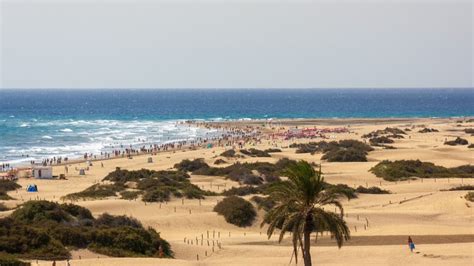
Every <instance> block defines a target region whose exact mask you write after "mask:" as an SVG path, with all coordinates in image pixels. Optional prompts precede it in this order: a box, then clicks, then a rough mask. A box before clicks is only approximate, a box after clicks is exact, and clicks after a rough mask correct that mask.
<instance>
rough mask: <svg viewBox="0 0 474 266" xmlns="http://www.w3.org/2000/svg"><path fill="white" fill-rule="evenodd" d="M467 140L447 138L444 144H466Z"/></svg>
mask: <svg viewBox="0 0 474 266" xmlns="http://www.w3.org/2000/svg"><path fill="white" fill-rule="evenodd" d="M467 144H469V142H468V141H467V140H466V139H463V138H460V137H457V138H456V139H455V140H449V141H446V142H445V143H444V145H450V146H456V145H467Z"/></svg>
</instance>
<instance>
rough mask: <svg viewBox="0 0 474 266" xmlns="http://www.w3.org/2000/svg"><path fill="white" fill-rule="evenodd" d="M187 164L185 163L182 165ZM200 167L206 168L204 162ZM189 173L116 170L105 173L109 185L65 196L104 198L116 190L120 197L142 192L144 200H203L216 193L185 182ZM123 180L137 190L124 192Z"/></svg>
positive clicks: (113, 193)
mask: <svg viewBox="0 0 474 266" xmlns="http://www.w3.org/2000/svg"><path fill="white" fill-rule="evenodd" d="M190 162H191V163H193V161H190ZM183 165H186V166H189V164H188V162H186V163H184V164H182V166H183ZM203 166H204V167H209V166H208V165H207V164H205V165H203ZM189 177H190V176H189V175H188V174H187V173H185V172H183V171H154V170H147V169H141V170H136V171H128V170H121V169H116V170H115V171H113V172H111V173H109V174H108V175H107V176H106V177H105V178H104V180H108V181H111V182H113V184H108V185H100V184H96V185H93V186H91V187H89V188H87V189H86V190H84V191H81V192H77V193H73V194H69V195H66V196H65V197H64V198H65V199H79V198H104V197H110V196H116V193H117V192H120V195H121V196H122V198H124V199H135V198H137V197H138V195H140V194H143V196H142V200H143V201H146V202H163V201H169V200H170V198H171V196H175V197H178V198H181V197H186V198H188V199H203V198H204V196H212V195H215V194H216V193H214V192H210V191H204V190H201V189H200V188H199V187H198V186H196V185H193V184H192V183H191V182H190V181H189ZM127 182H134V183H136V187H137V190H138V191H128V190H126V188H127Z"/></svg>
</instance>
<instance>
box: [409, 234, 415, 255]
mask: <svg viewBox="0 0 474 266" xmlns="http://www.w3.org/2000/svg"><path fill="white" fill-rule="evenodd" d="M408 247H409V248H410V251H411V252H413V250H414V249H415V243H413V240H412V239H411V237H408Z"/></svg>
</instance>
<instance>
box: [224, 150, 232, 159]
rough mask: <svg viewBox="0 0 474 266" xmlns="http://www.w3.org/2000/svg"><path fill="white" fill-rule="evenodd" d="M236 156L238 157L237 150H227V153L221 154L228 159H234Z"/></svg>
mask: <svg viewBox="0 0 474 266" xmlns="http://www.w3.org/2000/svg"><path fill="white" fill-rule="evenodd" d="M235 155H236V152H235V150H226V151H225V152H223V153H221V156H222V157H226V158H232V157H235Z"/></svg>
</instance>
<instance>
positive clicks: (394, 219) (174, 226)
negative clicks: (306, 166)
mask: <svg viewBox="0 0 474 266" xmlns="http://www.w3.org/2000/svg"><path fill="white" fill-rule="evenodd" d="M456 120H457V119H409V118H407V119H389V120H381V119H377V120H371V119H354V120H347V119H346V120H338V119H334V120H280V121H273V122H272V123H273V126H274V127H275V126H278V127H288V126H298V127H305V126H307V127H314V126H317V127H334V126H350V127H349V129H350V131H351V132H350V133H338V134H336V133H334V134H328V136H329V137H330V139H331V140H341V139H357V140H361V135H363V134H366V133H368V132H371V131H373V130H376V129H383V128H385V127H386V126H390V127H398V128H401V129H404V128H411V127H412V126H415V128H413V130H412V131H410V132H407V133H408V134H409V136H410V137H409V138H408V137H406V138H405V139H400V140H396V141H395V143H394V144H393V146H395V147H396V148H397V149H393V150H391V149H376V150H375V151H373V152H370V153H369V155H368V159H369V160H368V162H349V163H336V162H334V163H330V162H325V161H323V162H322V170H323V173H324V176H325V180H326V181H327V182H329V183H334V184H337V183H343V184H347V185H349V186H351V187H357V186H359V185H362V186H379V187H381V188H383V189H388V190H390V191H391V192H392V193H393V194H387V195H370V194H360V195H359V198H357V199H353V200H350V201H346V200H344V201H343V203H344V208H345V212H346V213H347V214H348V217H347V218H346V220H347V222H348V224H349V227H350V229H351V235H352V236H353V239H352V240H351V241H349V242H348V243H347V244H346V245H345V246H343V247H342V248H341V249H338V248H337V246H336V245H335V243H334V242H333V241H332V240H331V239H329V237H328V236H323V237H319V238H318V243H315V244H314V245H313V246H312V256H313V261H314V263H315V264H316V265H367V264H369V265H403V264H411V265H413V264H415V265H473V263H474V237H473V236H474V223H473V222H474V213H473V210H474V203H472V202H468V201H466V200H465V199H464V198H463V196H464V195H465V194H466V191H440V190H441V189H448V188H451V187H454V186H458V185H461V184H471V185H474V180H473V179H459V178H449V179H447V178H445V179H425V180H420V179H417V180H411V181H403V182H387V181H384V180H382V179H381V178H377V177H376V176H374V175H373V174H372V173H370V172H368V170H369V169H370V168H371V167H372V166H374V165H376V164H377V163H378V162H379V161H381V160H385V159H387V160H400V159H420V160H422V161H429V162H433V163H435V164H437V165H441V166H445V167H454V166H459V165H463V164H473V163H474V149H468V148H467V146H447V145H443V143H444V141H445V139H446V138H447V139H448V140H451V139H454V138H455V137H457V136H460V137H463V138H465V139H467V140H468V141H469V143H473V142H474V136H471V135H469V134H466V133H464V131H463V130H464V128H469V127H470V128H472V127H474V123H461V124H458V123H456ZM262 124H263V122H248V121H243V122H232V123H230V122H229V123H228V124H226V125H231V126H262ZM223 125H224V124H223ZM458 125H460V126H458ZM271 126H272V125H268V124H267V126H266V127H265V128H261V130H262V131H263V132H267V133H269V132H272V131H273V130H272V129H271ZM425 126H426V127H430V128H436V129H438V130H439V132H434V133H424V134H422V133H418V130H420V129H422V128H423V127H425ZM308 141H310V140H308V139H300V140H297V141H296V142H301V143H303V142H308ZM316 141H319V139H316ZM293 142H295V141H281V140H280V141H278V142H277V145H278V147H287V146H288V145H289V144H291V143H293ZM270 146H271V143H270V142H269V141H266V140H262V143H261V144H257V145H256V146H255V148H258V149H265V148H268V147H270ZM248 147H250V146H248V145H247V146H246V148H248ZM252 147H253V146H252ZM282 150H283V152H281V153H274V154H272V157H271V158H248V157H246V158H242V159H230V160H229V159H226V161H228V162H229V163H234V162H236V161H237V160H238V161H241V162H252V161H268V162H276V161H277V160H278V159H280V158H283V157H285V158H290V159H297V160H299V159H302V160H307V161H309V162H315V163H320V162H321V161H320V159H321V154H315V155H311V154H309V153H308V154H295V149H291V148H283V149H282ZM223 151H224V148H222V147H215V148H211V149H198V150H187V151H176V152H164V153H159V154H158V155H154V156H152V157H153V160H154V162H153V163H147V158H148V157H150V156H149V155H141V156H134V157H133V159H127V158H118V159H111V160H106V161H103V164H104V167H103V168H102V167H101V166H100V162H94V163H93V164H94V166H92V167H90V170H89V171H87V173H86V175H85V176H79V175H78V172H77V171H75V170H74V169H75V167H78V168H81V167H85V163H77V164H70V166H69V174H67V175H66V177H67V180H32V179H24V178H22V179H20V180H19V184H21V185H22V186H23V188H26V186H27V185H28V184H31V183H35V184H36V185H38V189H39V192H38V193H34V194H33V193H27V192H26V191H25V190H24V189H21V190H18V191H16V192H15V191H14V192H11V193H9V194H10V195H11V196H12V197H14V198H16V199H17V200H14V201H6V202H5V203H6V205H7V206H15V205H17V204H21V203H22V201H26V200H29V199H35V198H36V197H38V198H40V199H46V200H52V201H60V197H61V196H64V195H66V194H69V193H72V192H78V191H82V190H84V189H85V188H87V187H89V186H91V185H92V184H94V183H96V182H100V181H101V180H102V178H103V177H104V176H106V174H107V173H109V172H111V171H113V170H115V168H116V167H121V168H122V169H128V170H136V169H141V168H148V169H155V170H164V169H170V168H172V167H173V165H174V164H175V163H178V162H180V161H181V160H183V159H195V158H204V159H205V161H206V162H207V163H208V164H210V165H212V164H213V162H214V161H215V160H216V158H217V157H218V155H219V154H220V153H221V152H223ZM226 165H228V164H225V165H223V166H226ZM53 171H54V174H55V175H59V174H62V173H64V171H65V170H64V166H55V167H54V169H53ZM191 182H192V183H194V184H196V185H199V186H201V187H204V188H205V189H208V190H212V191H216V192H219V191H222V190H224V189H228V188H230V187H233V186H239V185H238V183H236V182H232V181H230V180H226V179H224V178H223V177H215V176H213V177H210V176H196V175H192V176H191ZM222 198H223V197H221V196H217V197H207V198H206V199H205V200H202V201H199V200H184V203H183V202H182V200H181V199H173V200H172V201H170V202H168V203H167V204H165V203H162V204H159V203H152V204H146V205H145V203H144V202H142V201H140V200H136V201H128V200H122V199H118V198H109V199H104V200H89V201H78V202H76V204H79V205H81V206H84V207H87V208H89V209H90V210H91V211H92V213H93V214H94V215H96V216H97V215H100V214H102V213H104V212H108V213H110V214H117V215H124V214H125V215H130V216H133V217H135V218H137V219H139V220H140V221H141V222H142V223H143V224H144V225H145V226H152V227H153V228H155V229H156V230H157V231H158V232H161V236H162V237H163V238H164V239H166V240H167V241H169V242H170V244H171V246H172V249H173V251H174V252H175V259H153V258H109V257H107V256H103V255H98V254H95V253H93V252H90V251H87V250H77V251H73V252H72V254H73V258H72V260H71V265H289V263H290V259H291V253H292V249H291V246H290V244H289V243H288V240H284V241H283V242H282V243H281V244H278V243H277V237H275V236H274V237H272V238H271V239H270V240H268V238H267V236H266V235H265V232H266V231H265V230H266V228H265V227H264V228H260V222H261V218H262V215H263V212H262V211H259V215H258V219H257V221H255V222H254V224H253V225H252V226H251V227H246V228H239V227H236V226H234V225H231V224H228V223H226V222H225V220H224V218H223V217H222V216H219V215H217V214H216V213H215V212H213V211H212V209H213V207H214V206H215V205H216V203H217V201H218V200H220V199H222ZM247 198H248V197H247ZM175 207H176V212H175V211H174V209H175ZM10 212H11V211H7V212H2V213H0V215H1V216H6V215H8V214H9V213H10ZM367 221H368V223H369V226H368V227H365V228H364V225H366V223H367ZM207 232H210V241H211V242H210V244H209V246H208V244H207V237H206V235H207ZM201 235H204V243H203V245H201V243H200V242H199V243H198V245H196V244H195V243H194V245H188V244H185V243H184V239H185V238H187V239H196V238H199V239H200V238H201ZM408 236H411V237H412V238H413V240H414V242H415V244H416V249H415V252H413V253H411V252H410V251H409V249H408V247H407V244H406V243H407V238H408ZM213 240H214V241H216V242H214V243H217V240H218V241H219V242H220V243H222V249H219V248H218V247H217V245H215V246H214V252H213V251H212V249H213V246H212V241H213ZM206 252H207V256H206ZM79 258H80V259H79ZM198 258H199V260H198ZM38 263H39V265H51V262H44V261H39V262H38ZM294 263H295V261H294V259H293V261H292V263H291V264H294ZM301 263H302V261H299V264H301ZM33 265H36V261H34V262H33ZM57 265H58V266H59V265H66V264H65V262H58V263H57Z"/></svg>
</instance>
